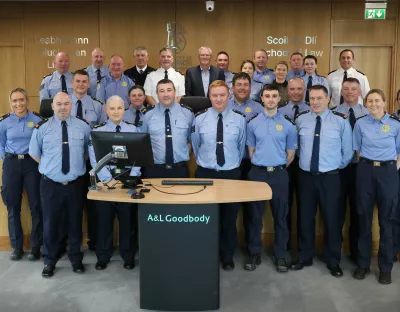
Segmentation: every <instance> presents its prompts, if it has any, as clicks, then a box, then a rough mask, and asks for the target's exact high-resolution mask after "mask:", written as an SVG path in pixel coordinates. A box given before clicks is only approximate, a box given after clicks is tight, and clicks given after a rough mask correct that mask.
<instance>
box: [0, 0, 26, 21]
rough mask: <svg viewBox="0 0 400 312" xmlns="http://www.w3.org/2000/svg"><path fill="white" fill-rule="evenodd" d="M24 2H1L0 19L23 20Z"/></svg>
mask: <svg viewBox="0 0 400 312" xmlns="http://www.w3.org/2000/svg"><path fill="white" fill-rule="evenodd" d="M23 15H24V14H23V3H22V1H4V2H0V19H1V18H22V17H23Z"/></svg>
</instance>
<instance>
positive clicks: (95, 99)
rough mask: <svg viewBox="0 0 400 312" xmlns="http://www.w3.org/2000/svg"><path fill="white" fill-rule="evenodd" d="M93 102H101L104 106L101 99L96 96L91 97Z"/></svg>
mask: <svg viewBox="0 0 400 312" xmlns="http://www.w3.org/2000/svg"><path fill="white" fill-rule="evenodd" d="M91 98H92V100H94V101H96V102H99V103H100V104H101V105H103V102H102V101H100V100H99V99H97V98H95V97H94V96H91Z"/></svg>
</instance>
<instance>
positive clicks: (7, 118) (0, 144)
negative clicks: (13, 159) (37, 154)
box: [0, 111, 42, 160]
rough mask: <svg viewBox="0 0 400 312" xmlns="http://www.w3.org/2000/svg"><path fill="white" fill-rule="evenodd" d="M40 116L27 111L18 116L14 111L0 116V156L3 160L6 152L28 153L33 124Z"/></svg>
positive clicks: (38, 120) (40, 119) (39, 119)
mask: <svg viewBox="0 0 400 312" xmlns="http://www.w3.org/2000/svg"><path fill="white" fill-rule="evenodd" d="M40 121H42V118H41V117H40V116H39V115H37V114H35V113H32V112H31V111H28V113H27V114H26V115H25V116H23V117H22V118H19V117H17V116H16V115H15V113H10V114H7V115H4V116H2V117H1V118H0V157H1V159H2V160H4V158H5V155H6V152H7V153H10V154H28V150H29V142H30V140H31V136H32V132H33V129H35V125H36V124H37V123H39V122H40Z"/></svg>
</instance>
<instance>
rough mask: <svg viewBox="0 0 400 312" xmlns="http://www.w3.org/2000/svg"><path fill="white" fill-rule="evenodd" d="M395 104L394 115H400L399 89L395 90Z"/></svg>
mask: <svg viewBox="0 0 400 312" xmlns="http://www.w3.org/2000/svg"><path fill="white" fill-rule="evenodd" d="M395 102H396V106H395V110H396V112H395V116H397V117H400V89H399V90H397V95H396V100H395Z"/></svg>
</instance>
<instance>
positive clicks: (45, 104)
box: [39, 99, 54, 118]
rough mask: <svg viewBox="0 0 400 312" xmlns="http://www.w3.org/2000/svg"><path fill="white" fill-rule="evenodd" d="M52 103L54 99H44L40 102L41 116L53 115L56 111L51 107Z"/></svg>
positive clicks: (48, 116)
mask: <svg viewBox="0 0 400 312" xmlns="http://www.w3.org/2000/svg"><path fill="white" fill-rule="evenodd" d="M51 103H53V99H43V100H42V101H41V102H40V112H39V114H40V116H42V117H43V118H50V117H51V116H53V114H54V112H53V109H52V108H51Z"/></svg>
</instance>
